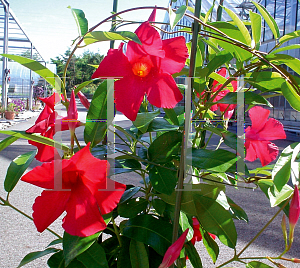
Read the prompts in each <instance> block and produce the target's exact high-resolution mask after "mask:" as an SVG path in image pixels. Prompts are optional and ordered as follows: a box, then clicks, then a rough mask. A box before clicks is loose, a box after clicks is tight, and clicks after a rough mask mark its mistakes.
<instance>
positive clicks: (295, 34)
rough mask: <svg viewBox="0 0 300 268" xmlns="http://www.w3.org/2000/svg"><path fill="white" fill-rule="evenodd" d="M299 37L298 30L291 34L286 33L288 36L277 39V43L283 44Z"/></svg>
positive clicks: (299, 32) (299, 31)
mask: <svg viewBox="0 0 300 268" xmlns="http://www.w3.org/2000/svg"><path fill="white" fill-rule="evenodd" d="M299 36H300V30H297V31H294V32H291V33H288V34H285V35H284V36H282V37H281V38H280V39H279V43H280V44H283V43H285V42H287V41H290V40H292V39H294V38H298V37H299Z"/></svg>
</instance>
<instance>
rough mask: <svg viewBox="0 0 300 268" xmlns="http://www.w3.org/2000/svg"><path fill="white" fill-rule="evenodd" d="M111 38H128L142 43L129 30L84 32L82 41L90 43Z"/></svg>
mask: <svg viewBox="0 0 300 268" xmlns="http://www.w3.org/2000/svg"><path fill="white" fill-rule="evenodd" d="M111 40H129V41H133V42H136V43H137V44H140V45H141V44H142V43H141V41H140V39H139V38H138V37H137V35H136V34H135V33H133V32H129V31H120V32H103V31H95V32H91V33H88V34H86V36H85V37H84V43H85V44H86V45H90V44H93V43H96V42H102V41H111Z"/></svg>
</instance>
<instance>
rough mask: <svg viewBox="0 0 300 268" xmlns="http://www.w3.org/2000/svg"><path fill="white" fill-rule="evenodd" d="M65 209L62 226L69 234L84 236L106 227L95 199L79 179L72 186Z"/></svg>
mask: <svg viewBox="0 0 300 268" xmlns="http://www.w3.org/2000/svg"><path fill="white" fill-rule="evenodd" d="M66 211H67V215H66V216H65V218H64V219H63V225H62V226H63V228H64V229H65V230H66V232H67V233H69V234H70V235H76V236H81V237H85V236H90V235H93V234H95V233H97V232H99V231H101V230H104V229H105V228H106V224H105V222H104V220H103V218H102V216H101V214H100V210H99V207H98V204H97V201H96V199H95V198H94V196H93V195H92V193H91V192H90V191H89V189H88V188H87V187H86V186H85V185H84V184H83V183H82V182H81V181H77V183H76V187H73V188H72V194H71V196H70V198H69V200H68V203H67V205H66Z"/></svg>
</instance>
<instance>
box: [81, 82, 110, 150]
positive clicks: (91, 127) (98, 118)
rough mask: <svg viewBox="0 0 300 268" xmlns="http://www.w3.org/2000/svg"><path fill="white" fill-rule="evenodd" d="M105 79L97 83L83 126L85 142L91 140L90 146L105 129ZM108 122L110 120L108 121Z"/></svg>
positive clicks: (106, 88) (99, 138)
mask: <svg viewBox="0 0 300 268" xmlns="http://www.w3.org/2000/svg"><path fill="white" fill-rule="evenodd" d="M108 90H112V88H109V89H108V85H107V81H104V82H103V83H101V84H100V85H99V87H98V88H97V90H96V91H95V93H94V96H93V99H92V102H91V105H90V108H89V111H88V113H87V116H86V123H85V128H84V141H85V143H88V142H91V148H92V147H94V146H96V145H97V144H98V143H99V142H101V141H102V139H103V138H104V136H105V134H106V131H107V125H108V124H107V91H108ZM108 123H110V122H108Z"/></svg>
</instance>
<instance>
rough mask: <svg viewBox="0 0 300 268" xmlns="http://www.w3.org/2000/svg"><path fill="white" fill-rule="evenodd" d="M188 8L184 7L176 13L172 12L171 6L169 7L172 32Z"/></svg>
mask: <svg viewBox="0 0 300 268" xmlns="http://www.w3.org/2000/svg"><path fill="white" fill-rule="evenodd" d="M186 9H187V7H186V6H184V5H182V6H181V7H180V8H178V9H177V10H176V11H175V12H174V11H173V10H172V8H171V6H169V10H168V11H169V19H170V27H171V30H173V29H174V27H175V26H176V25H177V23H178V22H179V21H180V20H181V19H182V18H183V16H184V14H185V11H186Z"/></svg>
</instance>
